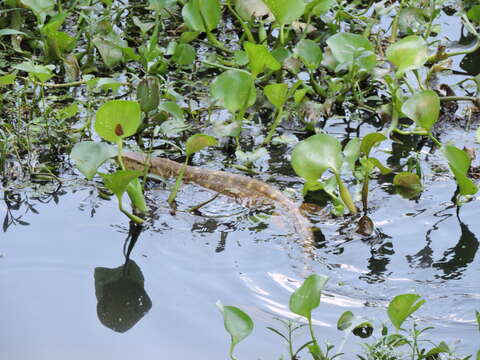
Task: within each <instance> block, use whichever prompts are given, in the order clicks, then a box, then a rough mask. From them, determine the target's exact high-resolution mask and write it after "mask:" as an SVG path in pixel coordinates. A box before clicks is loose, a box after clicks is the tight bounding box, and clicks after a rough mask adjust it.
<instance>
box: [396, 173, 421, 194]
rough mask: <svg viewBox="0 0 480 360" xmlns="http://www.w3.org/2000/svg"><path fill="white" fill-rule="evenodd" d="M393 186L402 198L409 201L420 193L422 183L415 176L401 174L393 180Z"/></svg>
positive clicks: (412, 174)
mask: <svg viewBox="0 0 480 360" xmlns="http://www.w3.org/2000/svg"><path fill="white" fill-rule="evenodd" d="M393 185H395V186H396V187H397V190H398V192H399V193H400V195H402V196H403V197H404V198H407V199H411V198H414V197H415V196H417V195H418V194H419V193H420V192H421V191H422V183H421V181H420V178H419V177H418V175H417V174H414V173H411V172H407V171H405V172H401V173H398V174H396V175H395V177H394V178H393Z"/></svg>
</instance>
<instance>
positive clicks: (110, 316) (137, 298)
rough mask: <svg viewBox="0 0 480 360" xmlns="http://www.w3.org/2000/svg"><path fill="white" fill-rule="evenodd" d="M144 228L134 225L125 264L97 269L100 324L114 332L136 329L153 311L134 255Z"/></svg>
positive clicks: (130, 231) (126, 245)
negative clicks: (134, 249) (131, 255)
mask: <svg viewBox="0 0 480 360" xmlns="http://www.w3.org/2000/svg"><path fill="white" fill-rule="evenodd" d="M142 230H143V229H142V226H140V225H137V224H135V223H134V222H130V228H129V232H128V235H127V238H126V240H125V244H124V255H125V263H124V264H123V265H121V266H119V267H117V268H113V269H111V268H105V267H97V268H95V273H94V278H95V296H96V297H97V315H98V319H99V320H100V322H101V323H102V324H103V325H105V326H106V327H108V328H110V329H112V330H113V331H116V332H119V333H124V332H126V331H128V330H130V329H131V328H132V327H134V326H135V325H136V324H137V323H138V322H139V321H140V319H142V318H143V317H144V316H145V314H147V313H148V311H150V309H151V308H152V301H151V300H150V297H149V296H148V294H147V292H146V291H145V279H144V277H143V274H142V271H141V269H140V267H139V266H138V265H137V264H136V263H135V261H133V260H130V254H131V252H132V250H133V248H134V246H135V244H136V242H137V240H138V238H139V236H140V234H141V233H142Z"/></svg>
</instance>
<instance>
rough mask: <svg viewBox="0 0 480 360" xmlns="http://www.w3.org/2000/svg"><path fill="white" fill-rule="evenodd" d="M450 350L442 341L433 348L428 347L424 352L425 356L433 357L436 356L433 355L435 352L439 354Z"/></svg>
mask: <svg viewBox="0 0 480 360" xmlns="http://www.w3.org/2000/svg"><path fill="white" fill-rule="evenodd" d="M448 352H450V349H449V348H448V345H447V344H445V343H444V342H443V341H441V342H440V344H438V346H436V347H434V348H433V349H430V350H429V351H428V352H427V353H426V354H425V358H426V359H428V358H430V359H434V358H435V357H437V356H434V355H437V354H440V353H448Z"/></svg>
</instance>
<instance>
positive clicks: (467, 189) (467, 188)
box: [443, 145, 478, 196]
mask: <svg viewBox="0 0 480 360" xmlns="http://www.w3.org/2000/svg"><path fill="white" fill-rule="evenodd" d="M443 153H444V154H445V156H446V158H447V160H448V165H449V166H450V169H451V170H452V173H453V175H454V176H455V180H456V181H457V184H458V188H459V191H460V195H464V196H465V195H473V194H476V193H477V191H478V188H477V185H475V183H474V182H473V181H472V180H471V179H470V178H468V176H467V174H468V170H469V169H470V163H471V160H470V158H469V157H468V155H467V153H466V152H465V151H463V150H460V149H459V148H457V147H455V146H453V145H445V146H444V148H443Z"/></svg>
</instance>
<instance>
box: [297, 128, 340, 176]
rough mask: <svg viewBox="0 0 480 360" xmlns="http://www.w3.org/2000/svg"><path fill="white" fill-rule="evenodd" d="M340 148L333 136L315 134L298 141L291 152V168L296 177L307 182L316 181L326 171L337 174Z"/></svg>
mask: <svg viewBox="0 0 480 360" xmlns="http://www.w3.org/2000/svg"><path fill="white" fill-rule="evenodd" d="M342 162H343V159H342V146H341V145H340V142H339V141H338V140H337V139H336V138H334V137H333V136H330V135H326V134H317V135H313V136H311V137H309V138H308V139H305V140H303V141H300V142H299V143H298V144H297V146H295V148H294V149H293V152H292V160H291V163H292V167H293V170H295V172H296V173H297V175H299V176H301V177H303V178H304V179H305V180H307V181H309V182H315V181H317V180H318V179H319V178H320V177H321V176H322V174H323V173H324V172H325V170H327V169H329V168H330V169H332V170H333V171H334V172H336V173H339V172H340V168H341V166H342Z"/></svg>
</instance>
